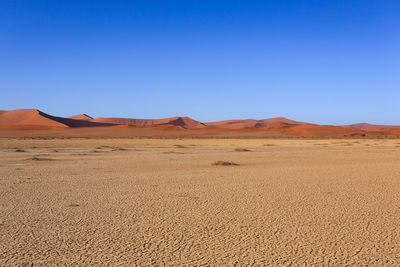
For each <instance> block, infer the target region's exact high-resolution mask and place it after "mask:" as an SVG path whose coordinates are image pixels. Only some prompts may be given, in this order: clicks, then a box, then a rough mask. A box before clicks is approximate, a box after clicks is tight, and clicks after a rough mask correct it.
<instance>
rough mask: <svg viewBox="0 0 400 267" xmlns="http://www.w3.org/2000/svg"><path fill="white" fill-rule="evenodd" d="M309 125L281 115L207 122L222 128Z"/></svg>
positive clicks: (210, 125)
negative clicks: (266, 117) (262, 118)
mask: <svg viewBox="0 0 400 267" xmlns="http://www.w3.org/2000/svg"><path fill="white" fill-rule="evenodd" d="M304 124H307V125H311V124H308V123H305V122H298V121H294V120H290V119H287V118H283V117H278V118H272V119H264V120H253V119H247V120H227V121H217V122H207V123H206V125H207V126H209V127H215V128H222V129H243V128H271V127H272V128H287V127H292V126H296V125H304Z"/></svg>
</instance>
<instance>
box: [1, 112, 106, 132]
mask: <svg viewBox="0 0 400 267" xmlns="http://www.w3.org/2000/svg"><path fill="white" fill-rule="evenodd" d="M0 125H3V126H13V125H14V126H15V125H25V126H33V127H36V126H42V127H50V128H60V127H61V128H66V127H93V126H112V125H113V124H108V123H96V122H90V121H84V120H74V119H68V118H61V117H55V116H51V115H49V114H46V113H44V112H41V111H40V110H37V109H18V110H11V111H5V112H3V113H0Z"/></svg>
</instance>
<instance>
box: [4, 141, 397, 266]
mask: <svg viewBox="0 0 400 267" xmlns="http://www.w3.org/2000/svg"><path fill="white" fill-rule="evenodd" d="M219 161H221V162H222V164H215V163H216V162H219ZM223 162H225V163H226V164H227V165H225V164H223ZM229 163H231V164H232V165H229ZM399 244H400V139H363V138H359V139H234V138H230V139H212V138H210V139H190V138H188V139H146V138H142V139H116V138H112V139H111V138H110V139H105V138H103V139H84V138H76V139H74V138H71V139H49V140H41V139H31V138H25V139H24V138H22V139H17V138H2V139H0V266H32V265H33V266H54V265H66V266H70V265H74V266H100V265H102V266H104V265H110V266H118V265H120V266H235V265H236V266H241V265H246V266H265V265H269V266H290V265H292V266H297V265H302V266H310V265H311V266H345V265H369V266H372V265H375V266H398V265H400V246H399Z"/></svg>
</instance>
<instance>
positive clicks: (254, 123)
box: [0, 109, 400, 137]
mask: <svg viewBox="0 0 400 267" xmlns="http://www.w3.org/2000/svg"><path fill="white" fill-rule="evenodd" d="M69 129H71V130H69ZM72 129H76V130H72ZM50 130H51V131H50ZM0 131H1V134H0V136H5V137H12V136H16V137H17V136H19V137H25V136H26V137H29V136H46V137H52V136H66V137H68V136H70V137H199V136H201V137H268V136H274V137H276V136H310V137H324V136H332V137H344V136H360V135H362V136H364V135H370V136H379V135H387V136H400V126H382V125H372V124H366V123H363V124H353V125H348V126H331V125H317V124H310V123H306V122H299V121H294V120H290V119H287V118H283V117H278V118H272V119H263V120H254V119H248V120H227V121H217V122H209V123H201V122H199V121H196V120H193V119H191V118H189V117H172V118H165V119H129V118H96V119H93V118H92V117H90V116H88V115H86V114H80V115H75V116H72V117H69V118H62V117H56V116H51V115H49V114H46V113H44V112H41V111H39V110H37V109H20V110H12V111H0Z"/></svg>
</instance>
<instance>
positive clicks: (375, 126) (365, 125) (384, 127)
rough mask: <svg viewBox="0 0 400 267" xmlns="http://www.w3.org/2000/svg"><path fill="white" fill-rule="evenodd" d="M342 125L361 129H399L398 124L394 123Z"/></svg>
mask: <svg viewBox="0 0 400 267" xmlns="http://www.w3.org/2000/svg"><path fill="white" fill-rule="evenodd" d="M343 127H346V128H352V129H357V130H363V131H384V130H393V129H394V130H400V126H394V125H377V124H369V123H357V124H351V125H345V126H343Z"/></svg>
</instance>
